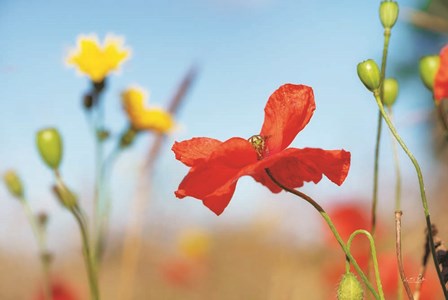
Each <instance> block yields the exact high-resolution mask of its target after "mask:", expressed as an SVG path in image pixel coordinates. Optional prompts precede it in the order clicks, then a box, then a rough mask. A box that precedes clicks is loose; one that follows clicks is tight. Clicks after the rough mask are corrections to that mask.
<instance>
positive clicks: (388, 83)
mask: <svg viewBox="0 0 448 300" xmlns="http://www.w3.org/2000/svg"><path fill="white" fill-rule="evenodd" d="M398 90H399V88H398V81H397V80H396V79H395V78H386V79H384V82H383V104H384V105H387V106H389V107H391V106H392V105H394V103H395V101H396V100H397V97H398Z"/></svg>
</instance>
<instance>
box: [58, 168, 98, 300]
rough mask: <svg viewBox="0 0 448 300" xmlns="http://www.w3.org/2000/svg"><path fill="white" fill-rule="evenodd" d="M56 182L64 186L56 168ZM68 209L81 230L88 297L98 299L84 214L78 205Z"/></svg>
mask: <svg viewBox="0 0 448 300" xmlns="http://www.w3.org/2000/svg"><path fill="white" fill-rule="evenodd" d="M54 175H55V179H56V182H57V183H58V184H60V185H62V186H66V184H65V183H64V181H63V179H62V176H61V174H60V173H59V171H58V170H55V174H54ZM69 211H70V212H71V213H72V214H73V216H74V217H75V219H76V222H77V223H78V226H79V230H80V232H81V239H82V246H83V256H84V263H85V265H86V270H87V277H88V280H89V287H90V298H91V300H99V299H100V293H99V288H98V272H97V265H96V263H95V252H94V251H92V250H93V249H91V244H90V242H91V239H90V236H89V228H88V225H87V221H86V217H85V214H84V213H83V212H82V211H81V209H80V208H79V207H78V206H75V207H73V208H70V209H69Z"/></svg>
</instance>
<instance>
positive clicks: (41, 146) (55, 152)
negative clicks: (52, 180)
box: [36, 128, 63, 170]
mask: <svg viewBox="0 0 448 300" xmlns="http://www.w3.org/2000/svg"><path fill="white" fill-rule="evenodd" d="M36 144H37V149H38V150H39V154H40V156H41V158H42V160H43V161H44V162H45V164H46V165H47V166H48V167H49V168H51V169H53V170H57V169H58V168H59V165H60V163H61V160H62V153H63V146H62V138H61V135H60V134H59V131H58V130H57V129H55V128H46V129H42V130H40V131H39V132H38V133H37V135H36Z"/></svg>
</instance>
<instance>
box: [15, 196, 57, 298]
mask: <svg viewBox="0 0 448 300" xmlns="http://www.w3.org/2000/svg"><path fill="white" fill-rule="evenodd" d="M20 203H21V204H22V206H23V208H24V210H25V214H26V217H27V218H28V222H29V223H30V225H31V229H32V230H33V234H34V237H35V238H36V240H37V245H38V248H39V258H40V262H41V266H42V273H43V282H44V283H43V285H44V295H45V299H46V300H51V299H52V293H51V280H50V260H49V258H48V253H49V252H48V249H47V246H46V244H47V243H46V237H45V232H44V230H43V228H41V227H40V226H39V225H38V222H37V221H36V216H35V215H34V214H33V212H32V210H31V207H30V205H29V203H28V201H26V199H25V198H23V197H22V198H20Z"/></svg>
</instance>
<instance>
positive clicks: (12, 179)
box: [3, 170, 24, 198]
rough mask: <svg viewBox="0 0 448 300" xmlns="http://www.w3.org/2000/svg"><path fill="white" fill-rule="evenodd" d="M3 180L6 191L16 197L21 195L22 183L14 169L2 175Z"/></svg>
mask: <svg viewBox="0 0 448 300" xmlns="http://www.w3.org/2000/svg"><path fill="white" fill-rule="evenodd" d="M3 181H4V182H5V185H6V187H7V188H8V191H9V192H10V193H11V195H13V196H14V197H16V198H22V197H23V194H24V193H23V185H22V180H20V177H19V175H17V173H16V172H15V171H14V170H9V171H7V172H6V173H5V174H4V175H3Z"/></svg>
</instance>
